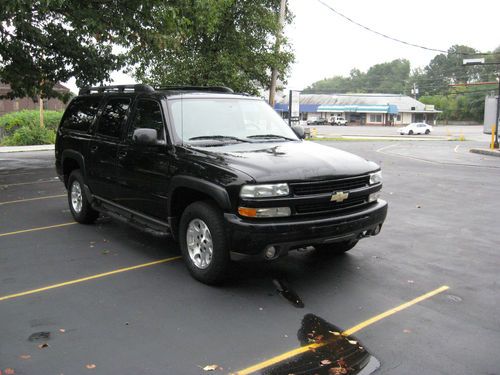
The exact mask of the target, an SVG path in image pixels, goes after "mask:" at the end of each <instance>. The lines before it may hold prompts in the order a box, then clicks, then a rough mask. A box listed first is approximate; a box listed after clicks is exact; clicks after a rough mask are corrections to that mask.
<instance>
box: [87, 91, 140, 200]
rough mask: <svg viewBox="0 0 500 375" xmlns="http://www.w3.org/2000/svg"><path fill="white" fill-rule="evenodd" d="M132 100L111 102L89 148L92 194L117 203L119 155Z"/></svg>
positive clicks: (99, 121) (106, 105)
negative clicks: (115, 199)
mask: <svg viewBox="0 0 500 375" xmlns="http://www.w3.org/2000/svg"><path fill="white" fill-rule="evenodd" d="M130 102H131V99H130V98H123V97H122V98H120V97H118V98H117V97H113V98H109V99H108V100H107V102H106V104H105V105H104V108H103V109H102V112H101V115H100V117H99V120H98V123H97V128H96V131H95V136H94V139H93V140H92V141H91V142H90V144H89V156H90V164H91V165H90V168H88V169H87V170H88V181H89V185H90V188H91V190H92V193H93V194H95V195H98V196H100V197H102V198H106V199H109V200H114V198H115V196H116V193H117V185H116V177H117V170H116V168H117V151H118V144H119V142H120V140H121V136H122V131H123V127H124V124H125V123H126V120H127V113H128V110H129V107H130Z"/></svg>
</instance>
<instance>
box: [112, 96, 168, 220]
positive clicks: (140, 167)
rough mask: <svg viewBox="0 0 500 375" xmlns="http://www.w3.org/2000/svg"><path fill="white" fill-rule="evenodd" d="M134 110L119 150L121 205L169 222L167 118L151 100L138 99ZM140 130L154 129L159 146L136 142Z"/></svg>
mask: <svg viewBox="0 0 500 375" xmlns="http://www.w3.org/2000/svg"><path fill="white" fill-rule="evenodd" d="M134 107H135V109H134V112H133V114H132V115H131V120H130V122H129V127H128V129H127V132H126V137H125V139H124V142H123V143H122V144H121V145H120V146H119V150H118V181H119V184H120V196H119V198H118V199H119V202H118V203H120V204H121V205H123V206H125V207H127V208H129V209H132V210H134V211H139V212H141V213H145V214H147V215H149V216H153V217H155V218H158V219H162V220H166V219H167V186H168V182H169V179H170V178H169V165H170V161H169V160H170V152H169V150H170V149H171V147H169V146H168V145H167V132H166V129H165V120H164V119H165V116H164V113H163V109H162V106H161V103H160V102H159V101H157V100H155V99H152V98H151V99H150V98H142V99H138V100H137V101H136V103H135V106H134ZM140 128H147V129H155V130H156V134H157V140H158V144H156V145H140V144H137V143H135V142H134V140H133V134H134V130H136V129H140Z"/></svg>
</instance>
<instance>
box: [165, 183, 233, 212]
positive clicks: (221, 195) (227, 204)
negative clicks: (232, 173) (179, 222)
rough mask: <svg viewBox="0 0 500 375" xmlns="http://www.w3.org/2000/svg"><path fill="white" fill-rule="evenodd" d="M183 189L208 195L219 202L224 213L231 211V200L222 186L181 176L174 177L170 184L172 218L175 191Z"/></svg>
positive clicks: (169, 209) (169, 204) (169, 196)
mask: <svg viewBox="0 0 500 375" xmlns="http://www.w3.org/2000/svg"><path fill="white" fill-rule="evenodd" d="M182 187H186V188H189V189H193V190H196V191H199V192H200V193H203V194H207V195H208V196H210V197H211V198H212V199H213V200H214V201H215V202H217V204H218V205H219V207H220V208H221V209H222V210H223V211H230V210H231V200H230V199H229V195H228V193H227V191H226V189H224V188H223V187H222V186H220V185H217V184H214V183H213V182H209V181H206V180H203V179H200V178H196V177H192V176H184V175H180V176H174V177H173V178H172V181H171V183H170V187H169V190H168V199H167V209H168V216H171V213H172V197H173V195H174V192H175V190H177V189H179V188H182Z"/></svg>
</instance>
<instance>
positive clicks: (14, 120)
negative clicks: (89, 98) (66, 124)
mask: <svg viewBox="0 0 500 375" xmlns="http://www.w3.org/2000/svg"><path fill="white" fill-rule="evenodd" d="M62 115H63V112H62V111H44V114H43V124H44V126H45V128H47V129H49V130H53V131H55V130H56V129H57V126H58V125H59V122H60V121H61V117H62ZM0 127H1V128H3V129H4V132H5V134H6V135H8V136H9V135H13V134H14V133H15V132H16V130H17V129H20V128H23V127H40V112H39V111H38V110H26V109H25V110H22V111H18V112H11V113H7V114H5V115H3V116H0Z"/></svg>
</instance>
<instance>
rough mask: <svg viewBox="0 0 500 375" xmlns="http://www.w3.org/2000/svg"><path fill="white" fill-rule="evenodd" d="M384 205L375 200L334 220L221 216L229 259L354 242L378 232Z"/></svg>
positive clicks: (385, 210) (385, 213)
mask: <svg viewBox="0 0 500 375" xmlns="http://www.w3.org/2000/svg"><path fill="white" fill-rule="evenodd" d="M387 207H388V205H387V202H385V201H383V200H378V201H377V202H376V203H374V204H373V205H372V206H370V207H368V208H365V209H363V210H360V211H357V212H353V213H349V214H345V215H341V216H334V217H321V218H311V219H308V220H303V219H301V220H300V221H297V220H293V219H287V220H286V221H283V220H280V221H272V222H271V221H260V220H251V221H250V220H247V219H242V218H241V217H239V216H237V215H235V214H229V213H226V214H224V219H225V221H226V227H227V234H228V237H229V239H230V246H231V249H232V250H233V251H232V253H231V255H232V258H233V259H239V258H246V257H248V256H251V257H256V258H264V249H265V248H266V247H268V246H275V247H277V249H278V254H277V256H281V255H284V254H286V253H287V252H288V251H289V250H291V249H296V248H300V247H305V246H311V245H312V246H313V245H317V244H326V243H333V242H340V241H347V240H355V239H359V238H362V237H366V236H369V235H371V234H372V233H378V231H377V229H380V227H381V226H382V224H383V222H384V220H385V218H386V216H387Z"/></svg>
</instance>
